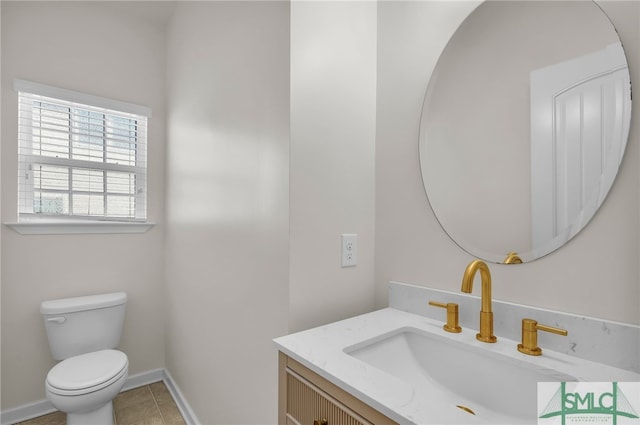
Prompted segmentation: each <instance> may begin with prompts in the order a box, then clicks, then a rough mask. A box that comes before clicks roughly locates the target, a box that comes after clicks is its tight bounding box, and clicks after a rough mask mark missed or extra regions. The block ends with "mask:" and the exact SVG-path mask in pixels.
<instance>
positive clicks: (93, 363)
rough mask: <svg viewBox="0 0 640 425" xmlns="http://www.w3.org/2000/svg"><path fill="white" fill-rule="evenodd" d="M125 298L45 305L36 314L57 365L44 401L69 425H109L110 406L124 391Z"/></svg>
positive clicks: (109, 296) (106, 296)
mask: <svg viewBox="0 0 640 425" xmlns="http://www.w3.org/2000/svg"><path fill="white" fill-rule="evenodd" d="M126 303H127V295H126V294H125V293H124V292H117V293H112V294H101V295H90V296H84V297H75V298H65V299H58V300H51V301H44V302H43V303H42V304H41V306H40V312H41V313H42V315H43V317H44V324H45V328H46V331H47V337H48V339H49V347H50V348H51V354H52V355H53V358H54V359H56V360H62V361H61V362H60V363H58V364H56V365H55V366H54V367H53V368H51V370H50V371H49V373H48V374H47V379H46V382H45V391H46V396H47V399H48V400H49V401H50V402H51V404H53V406H54V407H55V408H56V409H58V410H60V411H61V412H65V413H66V414H67V424H68V425H112V424H113V413H112V400H113V399H114V397H115V396H116V395H118V393H119V392H120V390H121V389H122V386H123V385H124V383H125V381H126V380H127V376H128V372H129V361H128V359H127V356H126V354H125V353H123V352H122V351H118V350H116V349H115V348H116V347H117V346H118V345H119V344H120V337H121V335H122V327H123V324H124V314H125V307H126Z"/></svg>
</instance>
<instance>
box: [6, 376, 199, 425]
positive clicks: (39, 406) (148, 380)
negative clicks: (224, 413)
mask: <svg viewBox="0 0 640 425" xmlns="http://www.w3.org/2000/svg"><path fill="white" fill-rule="evenodd" d="M159 381H163V382H164V383H165V385H166V386H167V389H168V390H169V392H170V393H171V395H172V396H173V399H174V400H175V402H176V405H177V406H178V410H180V413H181V414H182V417H183V418H184V421H185V422H186V423H187V425H199V424H200V421H199V420H198V418H197V417H196V415H195V413H194V412H193V410H192V409H191V406H189V403H187V400H186V399H185V398H184V396H183V395H182V392H181V391H180V388H178V386H177V385H176V383H175V381H174V380H173V378H172V377H171V375H170V374H169V372H168V371H167V370H166V369H153V370H149V371H147V372H142V373H137V374H135V375H131V376H129V377H128V378H127V381H126V382H125V384H124V386H123V387H122V391H127V390H131V389H133V388H138V387H142V386H144V385H149V384H153V383H154V382H159ZM43 385H44V384H43ZM55 411H56V409H55V407H53V405H52V404H51V403H49V401H48V400H39V401H36V402H33V403H28V404H24V405H22V406H18V407H14V408H12V409H7V410H3V411H1V412H0V424H1V425H11V424H15V423H17V422H22V421H26V420H29V419H33V418H37V417H38V416H42V415H46V414H48V413H52V412H55Z"/></svg>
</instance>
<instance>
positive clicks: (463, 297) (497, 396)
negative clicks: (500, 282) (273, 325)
mask: <svg viewBox="0 0 640 425" xmlns="http://www.w3.org/2000/svg"><path fill="white" fill-rule="evenodd" d="M389 301H390V306H391V307H390V308H385V309H382V310H378V311H374V312H371V313H368V314H364V315H361V316H356V317H352V318H349V319H346V320H342V321H339V322H335V323H331V324H328V325H325V326H321V327H318V328H314V329H309V330H306V331H303V332H298V333H295V334H292V335H288V336H284V337H281V338H277V339H276V340H275V343H276V345H277V347H278V350H279V351H280V354H279V355H280V388H279V389H280V393H279V397H280V400H279V423H281V424H305V425H306V424H314V425H325V424H326V425H337V424H354V425H355V424H393V423H398V424H439V423H440V424H441V423H457V424H501V423H502V424H530V423H535V422H536V419H537V417H538V416H539V415H540V406H539V404H538V403H537V401H538V400H537V399H538V398H539V397H538V395H539V393H538V391H539V389H538V383H539V382H555V383H557V385H558V386H559V385H560V384H559V383H560V382H567V383H573V382H613V381H616V382H620V383H622V382H640V373H639V372H640V370H639V369H640V366H639V365H638V358H639V356H638V354H640V353H638V349H639V348H638V347H640V345H639V342H640V327H638V326H634V325H625V324H620V323H615V322H607V321H603V320H600V319H593V318H588V317H578V316H575V315H569V314H564V313H561V312H553V311H549V310H543V309H536V308H532V307H528V306H521V305H516V304H510V303H504V302H500V301H495V302H494V307H495V309H494V312H495V314H496V323H495V325H496V326H495V331H496V332H495V334H496V336H497V341H496V342H494V343H484V342H481V341H478V340H477V339H476V332H477V330H478V312H479V311H480V298H479V297H476V296H473V295H467V294H459V293H453V292H447V291H440V290H434V289H429V288H423V287H417V286H413V285H407V284H402V283H396V282H392V283H391V284H390V298H389ZM429 301H438V302H448V301H452V302H456V303H458V304H459V305H460V325H461V327H462V330H461V332H459V333H451V332H445V331H444V329H443V324H444V323H445V321H446V317H445V314H444V313H445V312H444V311H442V309H440V308H434V307H431V306H429V305H428V304H429ZM525 317H530V318H532V319H536V320H539V321H540V322H541V323H547V324H551V325H555V326H558V327H562V328H565V329H567V330H568V336H558V335H549V334H547V333H544V334H541V335H540V339H539V345H540V347H541V348H542V355H539V356H532V355H527V354H524V353H522V352H520V351H518V343H519V342H520V340H521V339H520V337H521V329H522V327H521V324H522V319H523V318H525ZM599 356H600V357H599ZM567 385H569V384H567Z"/></svg>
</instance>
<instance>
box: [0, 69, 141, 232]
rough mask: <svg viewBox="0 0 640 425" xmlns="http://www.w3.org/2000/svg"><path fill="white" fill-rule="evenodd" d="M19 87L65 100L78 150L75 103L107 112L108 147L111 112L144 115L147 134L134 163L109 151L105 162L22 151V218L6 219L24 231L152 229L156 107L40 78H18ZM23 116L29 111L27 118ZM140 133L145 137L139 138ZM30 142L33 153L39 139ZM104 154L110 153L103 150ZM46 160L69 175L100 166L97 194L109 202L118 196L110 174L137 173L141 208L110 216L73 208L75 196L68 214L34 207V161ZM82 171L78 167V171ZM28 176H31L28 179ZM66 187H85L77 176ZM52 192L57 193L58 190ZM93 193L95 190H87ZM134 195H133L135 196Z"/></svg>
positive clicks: (70, 190)
mask: <svg viewBox="0 0 640 425" xmlns="http://www.w3.org/2000/svg"><path fill="white" fill-rule="evenodd" d="M14 89H15V91H16V92H18V98H19V99H20V97H21V96H23V94H24V95H26V96H29V97H30V98H31V97H33V96H36V97H37V96H42V97H44V98H48V99H43V102H47V101H51V102H52V103H53V104H55V102H56V100H58V101H59V102H61V103H65V104H67V105H65V107H66V108H67V110H68V114H69V117H68V123H69V126H70V128H69V131H68V133H64V132H63V133H62V134H66V135H67V136H66V137H68V138H69V144H68V147H69V150H70V152H71V150H72V145H73V143H72V141H71V138H72V137H73V136H72V134H73V132H72V130H71V126H72V125H73V120H74V119H76V118H74V117H72V114H73V111H74V109H75V107H77V109H79V110H83V111H92V109H93V110H97V111H98V113H99V114H102V120H103V122H102V131H103V135H102V136H101V137H102V140H103V142H102V145H103V150H105V149H107V130H106V128H107V125H106V122H107V119H108V118H107V117H111V116H112V115H110V114H109V112H110V111H111V112H114V114H113V116H118V117H123V116H124V117H126V118H129V117H131V118H132V119H134V120H136V119H139V121H140V122H136V124H135V125H136V129H138V125H141V126H142V127H140V128H141V129H142V130H143V132H142V135H140V134H136V135H135V143H136V144H138V143H140V145H141V147H142V149H136V151H135V154H134V155H135V160H134V163H133V164H132V165H128V164H127V165H125V164H117V163H111V162H108V161H107V160H106V158H105V157H104V156H103V158H102V161H92V160H90V159H74V158H72V157H71V154H70V155H69V158H60V157H56V156H42V155H30V154H24V152H22V151H19V153H18V179H19V182H18V199H17V207H18V220H17V222H16V223H6V224H8V225H10V227H12V228H13V229H14V230H16V231H18V232H19V233H23V234H34V233H37V234H51V233H132V232H136V233H137V232H143V231H146V230H148V229H149V228H150V227H151V226H152V225H153V224H152V223H149V222H148V216H147V199H148V193H147V168H148V167H147V146H148V137H147V120H148V118H150V117H151V109H150V108H148V107H145V106H140V105H136V104H131V103H127V102H121V101H117V100H113V99H107V98H103V97H99V96H93V95H89V94H85V93H80V92H75V91H71V90H66V89H61V88H57V87H52V86H47V85H44V84H40V83H34V82H30V81H25V80H19V79H15V80H14ZM18 105H19V106H20V100H19V101H18ZM25 115H28V118H27V119H26V128H33V127H32V123H31V120H32V118H33V117H32V115H31V114H25ZM21 118H22V119H23V120H24V119H25V116H22V117H21ZM23 127H25V123H24V122H21V123H19V125H18V131H20V129H21V128H23ZM20 137H21V136H20V135H18V138H17V140H19V138H20ZM138 137H140V139H138ZM99 138H100V137H99ZM26 142H27V146H26V148H25V147H19V149H20V150H22V149H26V151H27V152H30V151H31V149H30V144H31V143H33V140H31V139H30V140H27V141H26ZM19 144H20V145H21V146H22V144H23V141H20V142H19ZM103 155H104V154H103ZM36 164H39V165H44V166H52V167H63V168H66V169H67V170H68V173H69V176H70V177H71V174H72V173H73V172H74V171H73V170H80V169H82V170H95V172H97V174H98V175H99V174H100V172H102V178H103V183H102V184H103V191H102V192H100V191H97V192H93V193H96V194H100V195H98V196H102V197H103V202H104V203H105V204H106V202H107V201H106V200H107V195H108V194H109V195H112V196H113V193H109V192H108V191H107V173H109V172H124V173H129V174H130V175H133V176H135V178H134V180H135V183H134V184H135V188H134V192H133V194H132V196H133V198H134V201H135V207H134V210H135V211H134V213H133V216H115V215H113V216H109V215H108V211H107V210H106V208H105V209H104V210H103V212H102V214H101V215H80V214H74V213H73V203H72V199H70V200H69V205H68V208H69V210H68V211H67V213H64V214H56V213H45V212H36V211H35V210H34V196H35V192H36V188H35V187H34V183H35V181H34V180H35V179H34V178H33V177H34V172H35V170H34V168H33V167H34V165H36ZM76 172H77V171H76ZM27 176H28V178H27ZM62 192H65V193H69V196H70V197H71V196H72V194H73V193H74V192H75V193H76V194H82V191H81V190H77V189H76V190H74V188H73V186H72V185H71V181H70V182H69V184H68V187H67V188H66V190H62ZM51 193H56V192H55V191H53V192H51ZM87 193H90V191H89V192H87ZM129 196H131V195H129Z"/></svg>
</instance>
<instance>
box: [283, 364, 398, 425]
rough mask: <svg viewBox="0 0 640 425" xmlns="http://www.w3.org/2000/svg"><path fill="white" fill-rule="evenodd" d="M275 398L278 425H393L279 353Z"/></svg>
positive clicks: (366, 406) (390, 421)
mask: <svg viewBox="0 0 640 425" xmlns="http://www.w3.org/2000/svg"><path fill="white" fill-rule="evenodd" d="M278 398H279V400H278V421H279V423H280V424H281V425H323V422H322V421H323V420H326V425H392V424H396V422H394V421H392V420H391V419H389V418H387V417H386V416H385V415H383V414H382V413H380V412H378V411H377V410H375V409H373V408H372V407H371V406H369V405H367V404H366V403H364V402H362V401H361V400H360V399H358V398H356V397H354V396H353V395H351V394H349V393H348V392H346V391H344V390H343V389H341V388H339V387H337V386H336V385H334V384H332V383H331V382H329V381H327V380H326V379H324V378H323V377H321V376H320V375H318V374H317V373H315V372H313V371H312V370H310V369H308V368H306V367H305V366H303V365H302V364H300V363H298V362H297V361H295V360H293V359H291V358H289V357H287V356H286V355H285V354H283V353H280V365H279V396H278ZM315 421H317V422H316V423H314V422H315Z"/></svg>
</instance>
